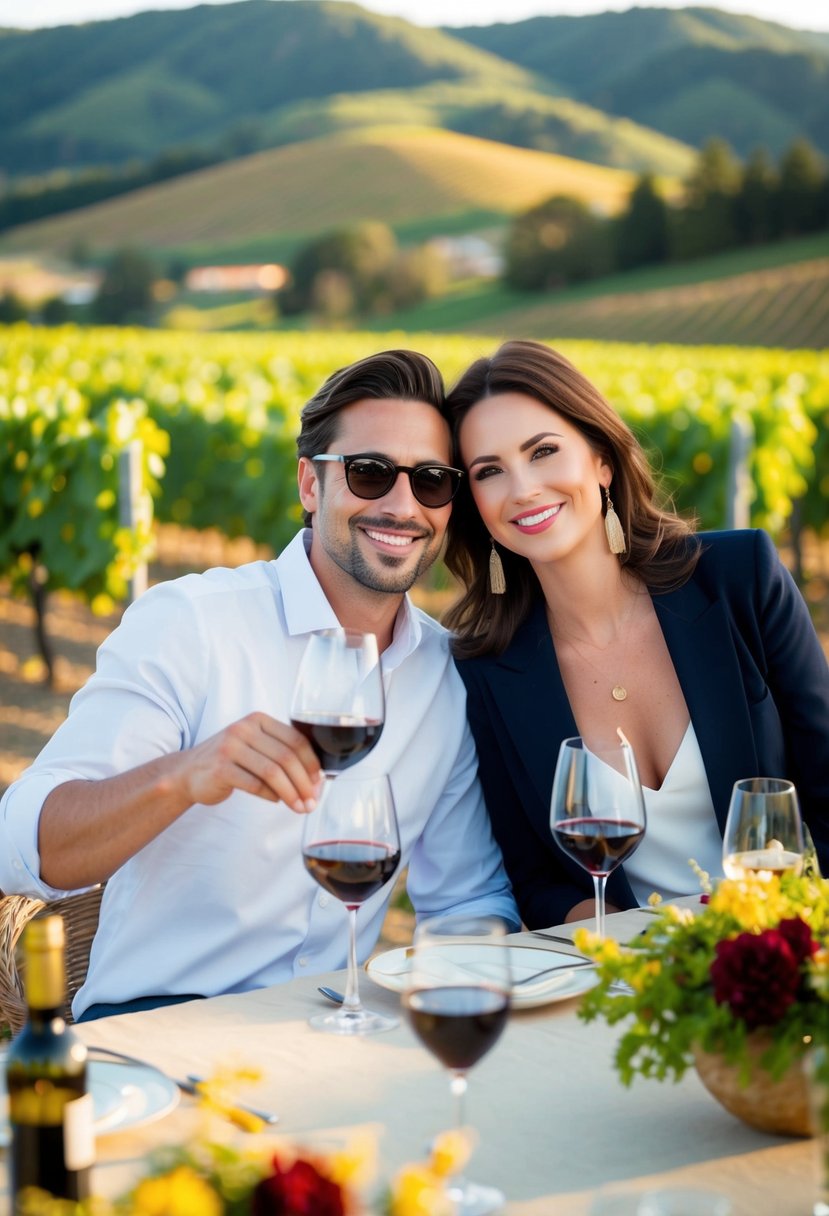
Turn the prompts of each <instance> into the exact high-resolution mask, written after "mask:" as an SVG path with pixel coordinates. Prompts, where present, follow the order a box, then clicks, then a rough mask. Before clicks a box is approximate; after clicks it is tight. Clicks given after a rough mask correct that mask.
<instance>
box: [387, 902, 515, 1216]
mask: <svg viewBox="0 0 829 1216" xmlns="http://www.w3.org/2000/svg"><path fill="white" fill-rule="evenodd" d="M506 932H507V930H506V926H505V925H504V923H503V922H502V921H500V920H498V919H496V918H495V917H487V916H482V917H469V916H462V915H457V916H439V917H434V918H432V919H431V920H427V921H424V922H423V923H422V924H420V925H419V926H418V927H417V930H416V931H415V936H414V945H413V952H412V959H411V964H410V970H409V974H408V977H407V985H406V991H405V993H404V997H403V1002H404V1006H405V1008H406V1010H407V1012H408V1015H409V1021H410V1022H411V1024H412V1028H413V1030H414V1032H415V1034H416V1035H417V1037H418V1038H419V1039H420V1041H421V1042H422V1043H423V1044H424V1045H425V1046H426V1047H427V1048H428V1049H429V1051H431V1053H432V1054H433V1055H435V1056H437V1058H438V1059H439V1060H440V1062H441V1063H442V1064H443V1065H444V1066H445V1067H446V1068H448V1069H449V1072H450V1075H451V1082H450V1088H451V1092H452V1094H453V1096H454V1098H455V1102H456V1124H457V1127H458V1128H459V1129H460V1128H462V1127H463V1126H464V1097H465V1094H466V1086H467V1081H466V1074H467V1072H468V1071H469V1069H470V1068H471V1067H472V1066H473V1064H477V1062H478V1060H480V1059H481V1058H482V1056H484V1055H485V1054H486V1053H487V1052H488V1051H489V1050H490V1048H492V1047H494V1045H495V1043H496V1042H497V1040H498V1038H499V1037H500V1035H501V1032H502V1030H503V1029H504V1026H505V1025H506V1021H507V1014H508V1012H509V995H510V968H509V950H508V946H507V943H506ZM446 1189H447V1191H448V1193H449V1197H450V1199H451V1200H452V1201H453V1203H454V1205H455V1211H456V1213H457V1214H458V1216H483V1214H484V1213H486V1212H492V1211H495V1210H496V1209H497V1208H500V1207H501V1206H502V1204H503V1203H504V1195H503V1193H502V1192H501V1191H499V1190H498V1189H497V1188H496V1187H491V1186H483V1185H481V1184H480V1183H475V1182H470V1181H468V1180H467V1179H466V1178H463V1177H461V1176H458V1175H456V1176H455V1177H454V1178H451V1179H449V1180H448V1182H447V1188H446Z"/></svg>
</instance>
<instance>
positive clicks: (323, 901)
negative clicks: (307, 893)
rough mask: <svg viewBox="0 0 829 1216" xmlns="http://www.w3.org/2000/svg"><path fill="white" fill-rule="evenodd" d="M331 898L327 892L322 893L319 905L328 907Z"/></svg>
mask: <svg viewBox="0 0 829 1216" xmlns="http://www.w3.org/2000/svg"><path fill="white" fill-rule="evenodd" d="M330 898H331V897H330V896H329V895H325V894H323V895H320V897H319V906H320V907H321V908H327V907H328V904H329V901H330Z"/></svg>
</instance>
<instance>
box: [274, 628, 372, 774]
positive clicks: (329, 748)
mask: <svg viewBox="0 0 829 1216" xmlns="http://www.w3.org/2000/svg"><path fill="white" fill-rule="evenodd" d="M384 717H385V711H384V693H383V676H382V670H381V667H380V657H379V654H378V651H377V638H376V637H375V636H374V634H373V633H359V632H357V631H355V630H352V629H324V630H321V631H320V632H319V633H312V634H311V635H310V637H309V638H308V643H307V645H306V647H305V653H304V654H303V656H302V662H301V663H300V666H299V672H298V673H297V680H296V685H295V687H294V695H293V700H292V703H291V725H292V726H294V727H296V729H297V730H298V731H301V732H302V734H303V735H305V737H306V738H307V739H308V740H309V742H310V744H311V746H312V747H313V749H314V751H315V752H316V754H317V758H318V759H319V762H320V764H321V766H322V769H323V772H324V773H325V776H326V777H335V776H336V775H337V774H338V773H341V772H342V771H343V770H344V769H347V768H350V767H351V765H353V764H356V763H357V761H358V760H362V758H363V756H365V755H367V754H368V752H370V751H371V749H372V748H373V747H374V745H375V744H376V743H377V742H378V740H379V739H380V735H381V733H382V730H383V720H384Z"/></svg>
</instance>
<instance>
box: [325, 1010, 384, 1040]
mask: <svg viewBox="0 0 829 1216" xmlns="http://www.w3.org/2000/svg"><path fill="white" fill-rule="evenodd" d="M308 1025H309V1026H310V1027H311V1028H312V1029H313V1030H322V1031H324V1032H326V1033H328V1034H380V1033H381V1032H382V1031H384V1030H394V1029H395V1027H396V1026H399V1025H400V1019H399V1018H394V1017H389V1016H388V1015H387V1014H385V1013H375V1012H374V1010H372V1009H363V1008H360V1009H342V1008H340V1009H337V1010H335V1011H333V1012H332V1013H315V1014H314V1016H313V1017H312V1018H309V1019H308Z"/></svg>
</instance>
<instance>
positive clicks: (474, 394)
mask: <svg viewBox="0 0 829 1216" xmlns="http://www.w3.org/2000/svg"><path fill="white" fill-rule="evenodd" d="M448 406H449V412H450V417H451V419H452V422H453V426H454V431H455V436H456V441H457V445H458V450H459V454H460V458H461V460H462V462H463V465H464V467H465V468H466V470H467V472H468V478H467V481H466V483H465V485H464V487H463V488H462V491H461V493H460V494H459V495H458V496H457V497H456V499H455V506H454V510H453V513H452V519H451V523H450V530H449V543H448V548H447V554H446V561H447V565H448V566H449V568H450V569H451V570H452V571H453V573H454V574H456V575H457V576H458V577H459V578H460V580H461V582H462V584H463V586H464V587H465V594H464V595H463V597H462V598H461V600H460V601H459V602H458V603H457V604H456V605H455V606H454V607H453V608H452V609H451V611H450V612H449V614H448V617H447V622H446V623H447V624H448V625H449V627H450V628H451V629H453V630H454V631H455V633H456V635H457V641H456V648H455V653H456V661H457V663H458V667H459V670H460V673H461V675H462V677H463V680H464V682H465V684H466V687H467V692H468V713H469V719H470V723H471V726H472V730H473V733H474V735H475V738H476V742H477V745H478V755H479V763H480V772H481V780H482V783H483V787H484V793H485V795H486V800H487V804H488V806H489V810H490V815H491V817H492V821H493V825H494V829H495V834H496V836H497V838H498V841H499V843H500V845H501V849H502V851H503V854H504V858H505V861H506V864H507V869H508V871H509V873H510V877H511V879H512V883H513V887H514V889H515V894H516V898H517V900H518V904H519V907H520V909H521V913H522V916H523V918H524V921H525V923H526V924H527V925H528V926H529V927H530V928H533V927H536V928H539V927H542V926H546V925H552V924H557V923H560V922H562V921H564V920H576V919H581V918H583V917H587V916H590V915H592V913H593V900H592V895H591V892H592V885H591V880H590V878H589V876H588V875H587V874H586V873H585V871H584V870H582V869H581V867H580V866H578V865H577V863H575V862H574V861H571V860H570V859H569V858H568V857H566V856H565V855H564V853H563V852H561V850H559V848H558V847H557V846H556V845H555V843H554V842H553V839H552V836H551V833H550V823H549V820H550V793H551V788H552V780H553V770H554V767H555V761H556V756H557V754H558V748H559V744H560V742H561V740H562V739H564V738H567V737H569V736H571V735H579V734H580V735H583V736H584V737H585V739H586V741H587V743H588V745H590V744H592V745H593V746H598V745H599V744H600V743H602V742H604V741H606V740H612V739H615V734H616V729H617V727H621V728H622V730H623V731H624V733H625V735H626V736H627V738H628V739H629V740H630V742H631V744H632V745H633V750H634V752H635V754H636V758H637V762H638V766H639V771H640V776H641V779H642V784H643V786H644V787H645V799H646V803H647V809H648V831H647V833H646V836H645V840H644V842H643V843H642V845H641V846H640V848H639V849H638V850H637V852H636V853H634V854H633V856H632V857H631V858H630V859H629V861H628V862H627V863H626V865H625V866H624V867H623V868H620V869H619V870H617V871H616V872H615V874H613V875H611V877H610V879H609V881H608V887H607V897H608V911H611V910H614V909H620V908H626V907H632V906H636V904H637V902H639V903H641V902H644V901H645V900H646V899H647V896H648V895H649V893H650V892H651V891H653V890H656V891H659V892H660V893H661V894H663V895H664V896H668V897H669V896H676V895H681V894H689V893H693V892H694V891H696V890H698V889H699V885H698V882H697V880H696V877H695V875H694V873H693V871H692V870H691V868H690V866H689V865H688V860H689V858H693V859H695V860H696V861H697V862H698V863H699V864H700V865H701V866H702V867H703V869H706V870H708V871H709V872H711V873H714V874H721V873H722V869H721V845H722V829H723V826H724V823H725V817H726V814H727V810H728V802H729V798H730V795H731V790H732V787H733V785H734V782H735V781H737V780H739V779H740V778H743V777H752V776H778V777H779V776H785V777H788V778H789V779H791V780H792V781H794V782H795V784H796V786H797V789H798V792H799V795H800V800H801V807H802V811H803V815H804V818H805V820H806V821H807V823H808V824H809V826H810V828H811V831H812V835H813V837H814V840H815V844H816V846H817V850H818V855H819V857H820V859H821V862H822V864H823V865H824V867H825V866H826V863H827V862H829V670H827V664H826V659H825V657H824V655H823V652H822V650H821V647H820V643H819V641H818V639H817V636H816V634H815V631H814V628H813V626H812V623H811V620H810V618H809V614H808V611H807V608H806V605H805V603H804V601H803V599H802V597H801V595H800V593H799V592H798V590H797V588H796V586H795V584H794V582H793V581H792V579H791V577H790V576H789V574H788V572H787V571H786V570H785V568H784V567H783V566H782V564H781V563H780V561H779V558H778V556H777V553H776V550H775V548H774V546H773V544H772V542H771V540H770V539H769V537H768V536H767V535H766V534H765V533H764V532H760V531H748V530H747V531H739V532H710V533H707V534H705V533H704V534H701V535H696V534H695V533H694V530H693V528H692V526H691V525H690V524H688V523H686V522H685V521H683V520H682V519H680V518H679V517H678V516H677V515H676V514H674V513H673V512H672V511H671V510H668V509H666V508H665V507H663V506H661V505H660V504H659V503H658V502H657V498H656V491H655V486H654V481H653V477H652V475H651V472H650V469H649V467H648V463H647V460H646V457H645V454H644V452H643V451H642V449H641V447H640V446H639V444H638V443H637V441H636V439H635V437H634V435H633V434H632V432H631V431H630V429H629V428H628V427H627V425H626V424H625V423H624V422H623V421H622V419H621V418H620V417H619V416H618V414H616V412H615V411H614V410H613V409H612V407H611V406H610V405H609V404H608V403H607V402H606V401H605V400H604V398H603V397H602V396H601V394H600V393H599V392H598V390H597V389H596V388H595V387H594V386H593V385H592V384H591V383H590V382H589V381H588V380H587V379H586V378H585V377H584V376H582V375H581V373H580V372H578V371H577V370H576V368H574V367H573V366H572V364H570V363H569V362H568V361H567V360H566V359H564V358H563V357H562V356H561V355H559V354H557V353H556V352H555V351H553V350H551V349H550V348H548V347H546V346H542V345H540V344H538V343H534V342H518V341H514V342H507V343H505V344H504V345H503V346H502V347H501V348H500V349H499V350H498V351H497V352H496V353H495V355H494V356H493V357H492V358H490V359H480V360H478V361H477V362H476V363H474V364H473V365H472V367H470V368H469V369H468V371H466V372H465V373H464V375H463V376H462V377H461V379H460V381H459V382H458V384H457V385H456V386H455V388H454V389H453V390H452V392H451V393H450V394H449V398H448ZM502 584H503V590H502Z"/></svg>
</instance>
